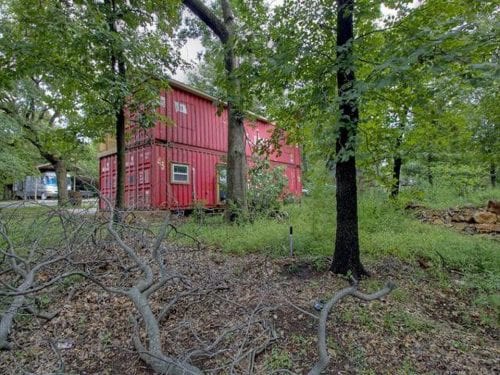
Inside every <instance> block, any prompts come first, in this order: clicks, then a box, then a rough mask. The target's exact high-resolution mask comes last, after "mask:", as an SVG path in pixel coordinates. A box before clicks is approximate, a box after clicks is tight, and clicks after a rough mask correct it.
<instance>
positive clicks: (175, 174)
mask: <svg viewBox="0 0 500 375" xmlns="http://www.w3.org/2000/svg"><path fill="white" fill-rule="evenodd" d="M171 182H172V183H173V184H188V183H189V166H188V165H186V164H176V163H173V164H172V178H171Z"/></svg>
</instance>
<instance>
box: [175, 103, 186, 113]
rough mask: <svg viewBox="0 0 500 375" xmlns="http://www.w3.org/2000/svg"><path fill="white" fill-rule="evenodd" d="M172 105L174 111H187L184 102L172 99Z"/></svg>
mask: <svg viewBox="0 0 500 375" xmlns="http://www.w3.org/2000/svg"><path fill="white" fill-rule="evenodd" d="M174 106H175V112H180V113H184V114H187V113H188V111H187V106H186V103H182V102H176V101H174Z"/></svg>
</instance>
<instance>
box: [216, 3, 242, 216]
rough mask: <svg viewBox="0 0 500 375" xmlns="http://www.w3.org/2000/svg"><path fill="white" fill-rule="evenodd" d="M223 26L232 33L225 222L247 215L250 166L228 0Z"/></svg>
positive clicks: (228, 49) (226, 60) (228, 61)
mask: <svg viewBox="0 0 500 375" xmlns="http://www.w3.org/2000/svg"><path fill="white" fill-rule="evenodd" d="M221 5H222V12H223V16H224V24H225V25H226V28H227V30H228V31H229V39H228V41H227V43H226V44H225V47H226V48H225V56H224V63H225V68H226V73H227V78H228V83H229V85H228V87H229V90H228V94H229V101H228V103H227V112H228V124H229V129H228V139H227V145H228V149H227V151H228V152H227V189H228V196H227V200H228V202H227V204H228V206H227V209H226V220H227V221H234V220H235V219H236V218H237V217H238V216H245V212H246V209H247V201H246V195H247V163H246V153H245V127H244V124H243V119H244V115H243V112H242V106H241V83H240V80H239V79H238V78H237V77H236V76H235V75H234V72H235V70H236V68H237V67H238V63H237V58H236V56H235V53H234V15H233V12H232V10H231V7H230V5H229V2H228V1H227V0H221Z"/></svg>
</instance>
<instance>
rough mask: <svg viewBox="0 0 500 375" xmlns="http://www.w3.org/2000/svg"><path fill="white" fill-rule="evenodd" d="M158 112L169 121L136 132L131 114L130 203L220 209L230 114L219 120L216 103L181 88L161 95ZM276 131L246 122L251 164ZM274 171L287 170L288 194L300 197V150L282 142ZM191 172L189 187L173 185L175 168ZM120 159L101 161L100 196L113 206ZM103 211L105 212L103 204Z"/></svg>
mask: <svg viewBox="0 0 500 375" xmlns="http://www.w3.org/2000/svg"><path fill="white" fill-rule="evenodd" d="M158 111H159V112H160V113H161V114H162V115H164V116H166V117H167V118H169V119H170V120H169V122H168V123H167V124H165V123H162V122H157V123H156V125H155V127H153V128H151V129H137V128H135V127H134V125H133V114H130V113H128V114H127V117H128V119H129V121H128V134H127V147H128V150H127V155H126V171H127V173H126V185H125V200H126V204H127V206H128V207H129V208H135V209H154V208H169V209H176V208H179V209H182V208H190V207H192V206H193V204H194V203H195V202H196V201H200V202H203V203H204V205H205V206H209V207H210V206H216V205H217V204H218V197H217V166H218V165H220V164H223V160H224V159H225V154H226V152H227V129H228V126H227V111H226V110H225V109H224V110H223V111H222V113H221V114H220V115H218V114H217V107H216V105H215V104H214V103H213V100H211V99H210V98H208V97H207V96H206V95H202V94H197V93H195V92H191V91H190V90H189V89H183V88H182V87H181V86H178V85H177V86H176V85H173V87H172V88H171V89H170V90H168V91H166V92H162V93H161V106H160V108H158ZM273 129H274V127H273V125H272V124H270V123H269V122H266V121H264V120H263V119H261V118H257V119H255V120H247V121H245V130H246V137H247V140H246V141H247V147H246V154H247V158H248V159H249V158H250V155H251V154H252V147H253V145H255V142H256V140H257V139H269V138H270V137H271V134H272V131H273ZM270 160H271V162H272V164H273V165H282V166H283V167H284V169H285V174H286V176H287V178H288V182H289V187H288V189H287V192H289V193H292V194H294V195H298V196H300V195H301V193H302V183H301V170H300V165H301V157H300V149H299V148H298V147H297V146H294V145H287V144H285V140H283V141H282V145H281V147H280V152H274V153H272V154H271V155H270ZM172 163H180V164H186V165H188V166H189V176H190V178H189V183H186V184H176V183H172V181H170V179H171V164H172ZM115 184H116V157H115V155H114V154H112V155H107V156H103V157H102V158H101V159H100V186H101V193H102V194H103V195H104V196H105V197H107V198H108V199H109V200H110V201H111V202H113V201H114V195H115V188H116V186H115ZM100 205H101V208H106V205H105V202H104V201H101V203H100Z"/></svg>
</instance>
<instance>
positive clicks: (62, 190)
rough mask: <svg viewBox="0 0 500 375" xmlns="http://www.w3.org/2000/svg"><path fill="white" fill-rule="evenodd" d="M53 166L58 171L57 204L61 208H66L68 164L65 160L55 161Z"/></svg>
mask: <svg viewBox="0 0 500 375" xmlns="http://www.w3.org/2000/svg"><path fill="white" fill-rule="evenodd" d="M53 166H54V169H55V170H56V180H57V204H58V205H59V206H64V205H66V204H67V203H68V181H67V175H68V170H67V168H66V163H65V162H64V160H60V159H58V160H57V161H55V163H54V164H53Z"/></svg>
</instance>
